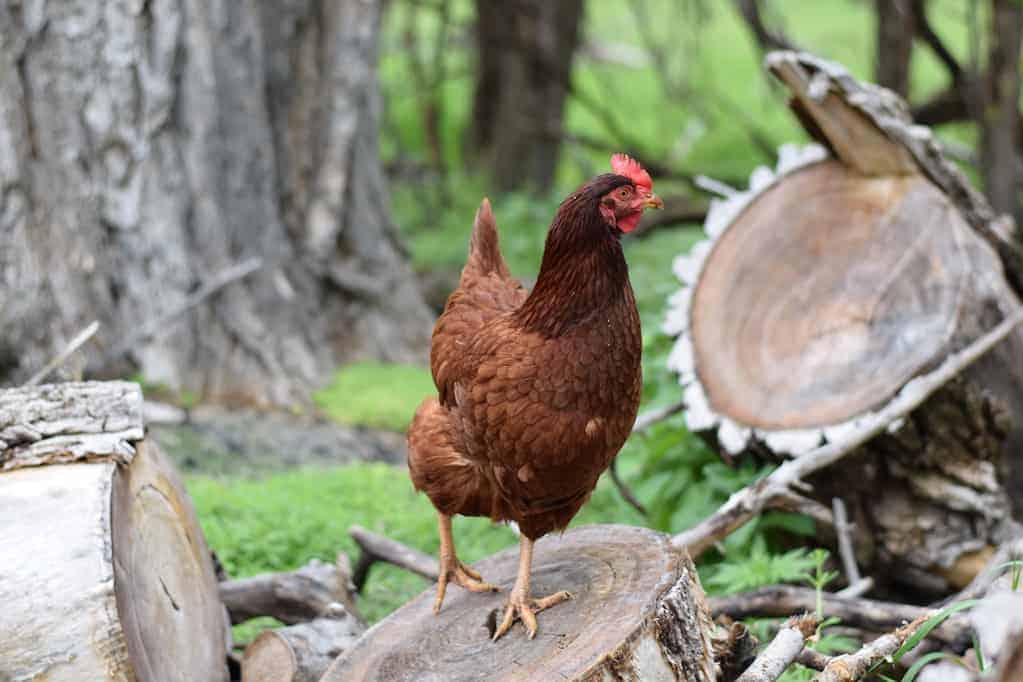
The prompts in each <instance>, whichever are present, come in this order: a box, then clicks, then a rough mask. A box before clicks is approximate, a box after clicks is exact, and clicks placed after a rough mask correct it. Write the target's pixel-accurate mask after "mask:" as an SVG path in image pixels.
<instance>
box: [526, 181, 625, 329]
mask: <svg viewBox="0 0 1023 682" xmlns="http://www.w3.org/2000/svg"><path fill="white" fill-rule="evenodd" d="M626 183H628V179H627V178H624V177H622V176H620V175H610V174H609V175H602V176H600V177H598V178H596V179H595V180H594V181H592V182H591V183H590V184H588V185H586V186H584V187H583V188H582V189H580V190H578V191H576V192H575V193H573V194H571V195H570V196H569V197H568V198H567V199H565V201H564V202H562V204H561V206H560V208H559V209H558V213H557V215H556V216H555V217H554V222H553V223H552V224H551V228H550V231H549V232H548V234H547V243H546V245H545V247H544V253H543V261H542V262H541V264H540V274H539V276H538V277H537V280H536V286H534V287H533V291H532V292H531V293H530V294H529V297H528V298H527V299H526V301H525V303H523V304H522V307H521V308H519V310H518V311H517V312H516V315H517V317H518V319H519V322H520V323H521V324H522V325H523V327H525V328H526V329H529V330H531V331H536V332H538V333H541V334H543V335H544V336H560V335H562V334H564V333H565V332H566V331H568V330H569V329H571V328H572V327H573V326H575V325H577V324H578V323H580V322H582V321H584V320H587V319H589V318H591V317H593V316H594V315H597V314H603V313H604V312H605V311H606V310H607V309H608V308H611V307H614V306H616V305H620V304H621V303H622V301H623V300H631V299H632V297H631V296H627V294H628V293H631V289H630V286H629V269H628V266H627V265H626V263H625V255H624V254H623V253H622V245H621V242H620V241H619V238H620V237H621V232H620V231H619V230H618V229H617V228H614V227H612V226H610V225H608V224H607V222H606V221H605V219H604V217H603V216H602V215H601V212H600V203H599V202H600V199H601V197H603V196H604V195H605V194H607V193H608V192H610V191H611V190H613V189H615V188H616V187H620V186H621V185H623V184H626Z"/></svg>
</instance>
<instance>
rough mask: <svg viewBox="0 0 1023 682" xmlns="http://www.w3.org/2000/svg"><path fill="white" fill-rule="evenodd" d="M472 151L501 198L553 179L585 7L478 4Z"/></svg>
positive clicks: (490, 0)
mask: <svg viewBox="0 0 1023 682" xmlns="http://www.w3.org/2000/svg"><path fill="white" fill-rule="evenodd" d="M476 14H477V24H476V38H477V47H478V49H477V55H478V64H477V70H476V91H475V94H474V97H473V115H472V121H473V128H472V130H471V131H470V135H471V140H470V146H471V148H472V152H473V154H474V155H475V156H476V157H477V160H478V161H479V162H480V164H481V165H482V166H483V167H484V168H488V169H490V170H491V171H492V172H493V175H494V183H495V186H496V187H497V188H498V189H499V190H501V191H508V190H513V189H520V188H529V189H532V190H535V191H541V192H544V191H547V190H549V189H550V187H551V183H552V182H553V180H554V171H555V170H556V168H557V162H558V149H559V146H560V144H559V143H560V131H561V121H562V116H563V113H564V108H565V98H566V96H567V94H568V90H569V79H570V74H571V70H572V57H573V54H574V52H575V50H576V47H577V46H578V44H579V35H580V27H581V24H582V16H583V2H582V0H561V1H560V2H545V1H544V0H477V2H476Z"/></svg>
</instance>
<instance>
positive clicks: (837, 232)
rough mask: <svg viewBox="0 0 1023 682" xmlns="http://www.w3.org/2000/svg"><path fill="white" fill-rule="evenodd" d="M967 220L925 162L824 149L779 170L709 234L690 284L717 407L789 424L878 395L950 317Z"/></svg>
mask: <svg viewBox="0 0 1023 682" xmlns="http://www.w3.org/2000/svg"><path fill="white" fill-rule="evenodd" d="M968 230H969V227H968V226H967V225H966V223H965V222H964V221H963V219H962V218H961V217H960V216H959V215H958V214H957V212H956V211H955V209H954V207H953V206H952V205H951V204H950V203H949V202H948V200H947V199H945V198H944V196H943V195H942V194H941V193H940V192H939V191H938V190H937V189H936V188H935V187H934V186H933V185H931V184H930V183H929V182H927V181H926V180H925V179H924V178H922V177H921V176H919V175H911V176H898V177H886V178H865V177H863V176H860V175H858V174H856V173H854V172H852V171H850V170H849V169H848V168H847V167H846V166H844V165H843V164H842V163H840V162H838V161H825V162H821V163H819V164H815V165H812V166H809V167H807V168H805V169H803V170H800V171H797V172H795V173H793V174H791V175H789V176H786V178H785V182H784V183H779V184H777V185H775V186H774V187H772V188H770V189H768V190H767V191H765V192H764V193H763V194H761V195H760V196H758V197H757V198H756V199H755V200H754V201H753V202H752V203H751V204H750V205H749V206H747V208H746V210H745V211H744V212H743V213H742V214H740V215H739V216H738V218H736V220H735V221H734V222H733V223H732V225H731V226H730V227H729V229H728V230H727V231H726V232H725V233H724V234H723V235H722V236H721V238H720V239H719V240H718V241H717V243H716V244H715V245H714V249H713V250H712V251H711V253H710V256H709V257H708V259H707V261H706V263H705V264H704V270H703V273H704V274H703V276H702V277H701V278H700V281H699V283H698V285H697V287H696V290H695V292H694V294H693V300H692V309H691V311H692V312H691V332H692V340H693V352H694V357H695V363H696V367H697V372H698V376H699V378H700V381H701V383H702V384H703V387H704V390H705V391H706V394H707V397H708V399H709V401H710V404H711V407H713V408H714V409H715V410H716V411H718V412H720V413H722V414H724V415H726V416H728V417H730V418H731V419H734V420H735V421H737V422H740V423H742V424H744V425H748V426H754V427H758V428H765V429H795V428H807V427H818V426H826V425H830V424H836V423H840V422H844V421H846V420H848V419H850V418H852V417H854V416H856V415H858V414H861V413H863V412H866V411H868V410H871V409H873V408H876V407H878V406H880V405H883V404H884V403H885V402H886V401H887V400H889V399H890V398H891V396H892V395H893V394H894V393H895V392H896V391H897V390H898V389H899V388H900V387H901V386H902V385H903V384H904V383H905V382H906V381H907V380H908V379H910V378H911V377H912V376H914V375H915V374H916V373H917V372H919V371H920V370H921V368H923V367H925V366H926V365H927V364H928V363H930V362H932V361H934V360H935V359H936V358H937V357H938V356H939V355H940V353H941V352H942V350H943V348H944V346H945V344H946V343H947V341H948V339H949V338H950V336H951V334H952V333H953V331H954V330H955V327H956V324H957V318H958V314H959V309H958V306H959V305H960V303H961V301H962V299H963V298H964V297H965V290H967V289H968V278H969V276H970V271H969V268H970V266H971V265H972V263H971V261H970V259H969V258H968V257H967V256H966V254H964V253H963V252H964V250H965V249H966V248H967V246H966V245H965V244H964V242H965V240H966V239H967V232H968ZM739 273H741V274H739Z"/></svg>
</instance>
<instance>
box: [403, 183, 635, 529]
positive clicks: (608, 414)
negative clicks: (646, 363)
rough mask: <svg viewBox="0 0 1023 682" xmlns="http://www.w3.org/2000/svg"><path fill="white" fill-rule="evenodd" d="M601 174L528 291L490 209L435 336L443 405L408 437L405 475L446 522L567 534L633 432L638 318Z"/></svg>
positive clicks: (426, 409)
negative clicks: (605, 211) (484, 519)
mask: <svg viewBox="0 0 1023 682" xmlns="http://www.w3.org/2000/svg"><path fill="white" fill-rule="evenodd" d="M626 183H628V179H627V178H624V177H622V176H619V175H603V176H600V177H598V178H596V179H595V180H593V181H592V182H591V183H590V184H588V185H586V186H584V187H583V188H582V189H580V190H579V191H577V192H575V193H574V194H572V195H571V196H569V198H568V199H566V200H565V201H564V202H563V203H562V205H561V208H560V209H559V211H558V214H557V216H556V217H555V220H554V223H553V224H552V226H551V229H550V232H549V234H548V238H547V244H546V247H545V251H544V257H543V263H542V265H541V269H540V275H539V277H538V279H537V283H536V286H535V288H534V289H533V291H532V293H527V292H526V290H525V289H524V288H523V287H522V285H521V284H519V282H518V281H516V280H514V279H512V277H511V275H510V273H509V271H508V268H507V265H506V264H505V262H504V259H503V258H502V256H501V253H500V250H499V249H498V239H497V227H496V225H495V223H494V217H493V214H492V213H491V210H490V205H489V203H488V202H486V201H484V202H483V205H482V206H481V208H480V210H479V212H478V213H477V215H476V223H475V226H474V228H473V234H472V241H471V245H470V249H469V257H468V261H467V262H466V265H465V268H464V270H463V271H462V277H461V281H460V283H459V286H458V288H457V289H456V290H455V291H454V292H453V293H452V294H451V296H450V298H449V299H448V302H447V306H446V307H445V310H444V313H443V314H442V315H441V317H440V319H439V320H438V322H437V326H436V328H435V329H434V333H433V347H432V352H431V358H430V359H431V367H432V370H433V378H434V382H435V383H436V385H437V390H438V394H439V395H438V397H436V398H429V399H427V400H426V401H424V402H423V404H422V405H421V406H420V407H419V409H418V411H417V412H416V415H415V418H414V419H413V422H412V425H411V426H410V428H409V434H408V439H409V462H408V464H409V471H410V472H411V475H412V481H413V484H414V485H415V487H416V488H417V489H418V490H421V491H423V492H425V493H426V494H427V495H428V496H429V497H430V500H431V501H432V502H433V504H434V506H436V507H437V509H438V511H440V512H441V513H443V514H448V515H453V514H463V515H468V516H489V517H491V518H492V519H494V520H495V521H501V520H513V521H516V522H517V523H518V524H519V527H520V529H521V530H522V532H523V534H524V535H525V536H526V537H529V538H531V539H535V538H538V537H540V536H541V535H543V534H545V533H548V532H550V531H552V530H555V529H559V528H564V527H565V526H566V525H568V523H569V521H571V519H572V517H573V516H575V514H576V512H578V510H579V508H580V507H581V506H582V505H583V503H584V502H585V501H586V500H587V499H588V498H589V496H590V493H591V491H592V490H593V488H594V486H595V485H596V483H597V479H598V478H599V477H600V474H601V473H602V472H603V471H604V470H605V469H606V468H607V467H608V465H609V464H610V463H611V460H612V458H613V457H614V456H615V455H616V454H617V453H618V450H619V449H620V448H621V447H622V444H623V443H624V442H625V439H626V438H627V437H628V435H629V433H630V431H631V430H632V425H633V422H634V421H635V417H636V411H637V408H638V406H639V397H640V389H641V383H642V382H641V373H640V353H641V346H642V342H641V336H640V326H639V316H638V314H637V311H636V302H635V298H634V296H633V292H632V287H631V286H630V284H629V278H628V269H627V267H626V264H625V258H624V256H623V254H622V247H621V243H620V242H619V237H620V234H621V232H620V231H619V230H617V229H616V228H615V227H614V226H613V225H609V224H608V223H607V222H606V220H605V219H604V218H603V217H602V215H601V210H600V206H599V203H600V201H601V197H603V196H605V195H606V194H607V193H608V192H612V191H614V190H615V189H616V188H617V187H620V186H622V185H624V184H626Z"/></svg>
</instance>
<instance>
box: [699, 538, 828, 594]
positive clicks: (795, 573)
mask: <svg viewBox="0 0 1023 682" xmlns="http://www.w3.org/2000/svg"><path fill="white" fill-rule="evenodd" d="M814 567H815V557H814V555H812V554H810V553H809V552H807V550H806V549H804V548H802V547H800V548H797V549H793V550H790V551H788V552H783V553H777V554H776V553H772V552H770V551H768V549H767V542H766V541H765V539H764V537H763V536H762V535H758V536H755V537H754V539H753V541H752V542H751V543H750V552H749V554H748V555H746V556H743V557H741V559H739V560H737V561H728V560H726V561H722V562H721V563H720V564H719V565H718V566H717V568H716V570H714V572H713V573H711V574H710V576H709V577H708V578H707V580H706V581H705V583H706V585H707V586H708V587H710V588H716V589H717V590H719V591H721V592H723V593H726V594H728V593H732V592H743V591H745V590H752V589H755V588H757V587H762V586H764V585H773V584H776V583H792V582H798V581H801V580H803V579H805V578H806V576H807V575H809V572H810V571H811V570H813V569H814Z"/></svg>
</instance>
